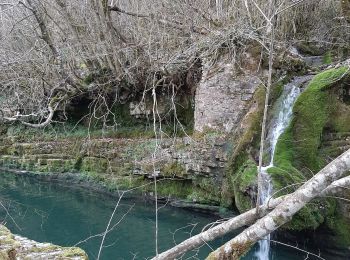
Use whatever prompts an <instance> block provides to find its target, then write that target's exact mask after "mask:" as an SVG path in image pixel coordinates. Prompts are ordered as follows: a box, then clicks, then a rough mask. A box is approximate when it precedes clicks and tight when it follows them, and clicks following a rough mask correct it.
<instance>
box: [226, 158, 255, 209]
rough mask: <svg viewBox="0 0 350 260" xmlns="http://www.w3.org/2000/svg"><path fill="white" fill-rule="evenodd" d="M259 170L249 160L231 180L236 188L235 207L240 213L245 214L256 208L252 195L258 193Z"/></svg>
mask: <svg viewBox="0 0 350 260" xmlns="http://www.w3.org/2000/svg"><path fill="white" fill-rule="evenodd" d="M257 176H258V170H257V166H256V163H255V162H253V161H252V160H249V159H248V160H247V161H246V162H245V163H243V164H242V165H241V167H240V168H239V169H238V170H237V171H236V172H235V175H233V176H232V177H231V178H232V179H231V183H232V185H233V187H234V196H235V205H236V207H237V209H238V210H239V212H245V211H247V210H249V209H251V208H252V207H254V202H253V201H252V197H253V196H252V195H253V193H254V192H256V186H257Z"/></svg>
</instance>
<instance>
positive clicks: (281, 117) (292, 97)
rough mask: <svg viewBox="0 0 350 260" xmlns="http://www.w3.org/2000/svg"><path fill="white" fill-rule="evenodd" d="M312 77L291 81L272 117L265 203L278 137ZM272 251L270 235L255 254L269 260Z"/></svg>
mask: <svg viewBox="0 0 350 260" xmlns="http://www.w3.org/2000/svg"><path fill="white" fill-rule="evenodd" d="M309 79H310V77H309V76H305V77H297V78H295V79H294V80H293V81H292V82H291V83H289V84H287V85H285V86H284V90H283V93H282V95H281V97H280V98H279V100H278V102H277V109H276V110H277V111H276V112H277V113H276V114H275V116H274V117H273V119H272V123H271V126H270V127H269V133H268V135H267V141H268V143H269V147H270V154H271V159H270V163H269V165H268V166H265V167H262V169H261V177H262V182H263V183H262V187H261V194H260V198H259V203H260V204H264V203H266V202H267V200H268V199H269V197H270V195H271V194H272V189H273V187H272V183H271V180H270V177H269V175H268V173H267V169H269V168H271V167H273V166H274V165H273V159H274V155H275V149H276V145H277V141H278V138H279V137H280V135H281V134H282V133H283V132H284V131H285V130H286V128H287V127H288V125H289V123H290V120H291V118H292V115H293V105H294V103H295V101H296V99H297V98H298V96H299V94H300V86H301V85H303V84H304V83H305V82H307V81H308V80H309ZM269 253H270V235H268V236H267V237H265V239H263V240H260V241H259V249H258V251H257V252H256V253H255V256H256V258H257V259H259V260H268V259H269Z"/></svg>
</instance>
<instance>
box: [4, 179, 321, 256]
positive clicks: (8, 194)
mask: <svg viewBox="0 0 350 260" xmlns="http://www.w3.org/2000/svg"><path fill="white" fill-rule="evenodd" d="M0 200H1V202H2V203H3V204H4V205H5V206H6V208H7V209H8V211H9V213H10V215H11V217H12V218H13V220H14V221H13V220H11V218H10V217H9V216H8V215H7V214H6V211H5V210H3V209H1V208H0V222H3V223H5V224H6V226H7V227H8V228H10V229H11V231H12V232H13V233H16V234H20V235H23V236H26V237H28V238H30V239H33V240H36V241H39V242H51V243H54V244H57V245H62V246H74V245H78V246H79V247H81V248H83V249H84V250H85V251H86V253H87V254H88V255H89V257H90V259H96V257H97V254H98V251H99V247H100V243H101V239H102V237H101V236H100V235H99V234H101V233H102V232H104V230H105V229H106V225H107V223H108V220H109V218H110V216H111V213H112V212H113V209H114V207H115V205H116V202H117V201H118V199H117V198H112V197H110V196H107V195H103V194H99V193H94V192H89V191H88V190H86V189H82V188H72V187H65V186H62V185H59V184H57V183H48V182H44V181H39V180H37V179H34V178H32V177H28V176H19V175H15V174H13V173H0ZM217 219H218V217H216V216H212V215H207V214H200V213H198V212H193V211H188V210H184V209H179V208H173V207H170V206H164V207H162V208H161V209H160V210H159V234H158V241H159V252H161V251H163V250H165V249H168V248H170V247H172V246H173V245H174V244H175V243H179V242H181V241H182V240H184V239H186V238H188V237H189V236H191V234H192V235H193V234H197V233H198V232H200V231H201V230H202V228H203V227H205V226H206V225H207V224H208V223H211V222H214V221H216V220H217ZM111 226H114V229H113V230H112V231H110V232H109V234H108V236H107V238H106V240H105V243H104V248H103V251H102V254H101V258H100V259H106V260H109V259H149V258H150V257H152V256H154V255H155V214H154V204H152V203H150V202H146V201H142V200H141V199H138V200H135V199H132V198H124V199H122V200H121V202H120V205H119V206H118V208H117V211H116V214H115V216H114V219H113V221H112V223H111ZM232 236H233V234H231V236H228V237H226V238H223V239H219V240H217V241H215V242H213V243H210V244H208V245H205V246H203V247H202V248H200V250H199V251H192V252H191V253H190V254H188V255H186V258H183V259H187V258H188V257H190V259H204V258H205V256H207V255H208V253H209V252H211V249H212V248H216V247H218V246H219V245H221V244H223V243H224V242H225V241H226V240H227V239H229V238H230V237H232ZM254 250H256V248H254V249H253V250H252V251H251V252H249V253H248V254H247V255H246V256H245V258H244V259H246V260H247V259H255V257H254ZM304 258H305V254H302V253H300V252H298V251H296V250H293V249H290V248H288V247H284V246H281V245H272V249H271V254H270V259H286V260H293V259H304ZM308 259H316V258H312V257H310V256H309V258H308Z"/></svg>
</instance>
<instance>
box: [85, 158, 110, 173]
mask: <svg viewBox="0 0 350 260" xmlns="http://www.w3.org/2000/svg"><path fill="white" fill-rule="evenodd" d="M107 166H108V161H107V159H104V158H97V157H84V159H83V160H82V163H81V167H80V170H81V171H83V172H96V173H106V172H107Z"/></svg>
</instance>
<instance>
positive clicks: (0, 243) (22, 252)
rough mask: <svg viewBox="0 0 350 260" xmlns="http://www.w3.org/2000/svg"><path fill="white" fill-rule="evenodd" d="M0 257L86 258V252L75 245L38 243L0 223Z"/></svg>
mask: <svg viewBox="0 0 350 260" xmlns="http://www.w3.org/2000/svg"><path fill="white" fill-rule="evenodd" d="M0 259H2V260H15V259H38V260H40V259H45V260H49V259H62V260H63V259H72V260H87V259H88V257H87V255H86V253H85V252H84V251H83V250H82V249H80V248H77V247H60V246H56V245H53V244H50V243H39V242H35V241H33V240H30V239H28V238H24V237H21V236H17V235H13V234H12V233H11V232H10V230H8V229H7V228H6V227H5V226H3V225H0Z"/></svg>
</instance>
